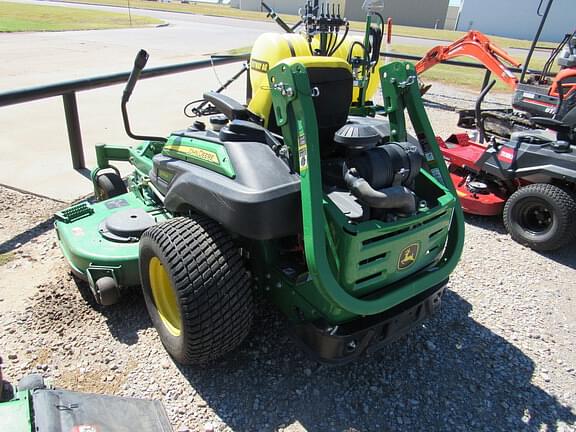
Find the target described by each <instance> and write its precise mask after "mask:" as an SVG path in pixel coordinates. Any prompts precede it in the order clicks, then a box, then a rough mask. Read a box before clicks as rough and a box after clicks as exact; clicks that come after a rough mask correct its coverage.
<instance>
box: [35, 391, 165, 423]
mask: <svg viewBox="0 0 576 432" xmlns="http://www.w3.org/2000/svg"><path fill="white" fill-rule="evenodd" d="M31 394H32V403H33V407H34V424H35V426H36V429H35V431H36V432H70V431H74V430H96V431H102V432H104V431H110V432H134V431H138V432H172V427H171V426H170V422H169V421H168V416H167V415H166V411H165V410H164V407H163V406H162V403H160V401H150V400H143V399H132V398H122V397H117V396H104V395H96V394H90V393H77V392H71V391H66V390H34V391H32V392H31ZM81 426H86V428H85V429H81V428H80V427H81ZM89 426H92V429H89V428H88V427H89Z"/></svg>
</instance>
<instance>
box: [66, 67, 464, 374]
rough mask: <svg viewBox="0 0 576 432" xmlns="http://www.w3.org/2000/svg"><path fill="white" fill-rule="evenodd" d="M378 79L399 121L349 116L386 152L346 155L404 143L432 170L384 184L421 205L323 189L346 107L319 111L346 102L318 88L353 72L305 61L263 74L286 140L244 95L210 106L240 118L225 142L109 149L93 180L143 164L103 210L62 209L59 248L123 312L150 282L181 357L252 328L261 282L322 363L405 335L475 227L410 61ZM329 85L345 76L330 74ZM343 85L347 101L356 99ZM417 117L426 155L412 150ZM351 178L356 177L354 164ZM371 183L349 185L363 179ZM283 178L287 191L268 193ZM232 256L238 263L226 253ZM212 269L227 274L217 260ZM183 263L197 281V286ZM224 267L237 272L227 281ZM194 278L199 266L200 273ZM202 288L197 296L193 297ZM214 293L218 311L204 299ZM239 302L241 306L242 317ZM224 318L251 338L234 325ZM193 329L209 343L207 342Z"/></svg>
mask: <svg viewBox="0 0 576 432" xmlns="http://www.w3.org/2000/svg"><path fill="white" fill-rule="evenodd" d="M347 68H348V69H347ZM317 71H321V74H320V75H318V74H317ZM347 71H348V72H347ZM379 73H380V78H381V83H382V91H383V94H384V107H381V113H383V114H385V115H387V116H388V119H389V121H388V122H386V121H384V120H380V119H373V118H372V119H371V118H366V120H363V119H362V118H352V117H351V118H350V120H348V122H346V116H347V112H348V109H347V108H346V107H344V108H345V109H344V111H343V112H344V115H345V117H344V122H345V123H347V124H350V123H351V124H353V125H354V124H359V125H360V126H359V127H364V126H366V125H365V124H364V123H363V122H368V123H366V124H367V125H368V126H367V127H368V129H370V128H372V129H370V130H374V128H373V127H372V126H371V125H376V124H377V126H374V127H377V128H387V129H386V130H388V132H387V134H386V137H385V138H383V139H384V141H381V142H384V144H378V146H377V148H376V149H375V148H372V147H370V148H369V147H366V146H365V142H364V141H363V142H362V145H361V146H356V147H354V148H353V149H352V150H350V151H347V153H346V154H347V156H346V157H347V158H348V159H347V162H346V163H354V161H355V160H356V159H355V158H357V157H363V156H365V155H366V154H369V155H371V156H370V157H371V158H374V157H376V156H377V155H380V154H384V153H385V151H390V150H387V148H388V149H389V148H391V147H393V146H395V145H396V144H393V143H395V142H401V143H403V144H399V146H400V147H399V148H401V149H403V150H401V151H400V153H401V154H402V157H404V158H405V159H406V158H408V157H412V158H414V157H416V158H421V159H422V161H423V162H422V163H421V165H420V162H418V164H416V165H410V164H408V165H406V164H407V162H406V163H405V167H404V168H402V169H401V170H400V171H399V172H400V173H404V174H405V173H406V172H408V176H409V178H410V180H406V181H404V180H402V179H400V180H399V177H398V175H397V174H398V173H396V174H394V184H390V185H386V186H389V188H384V189H379V190H380V191H390V192H393V191H399V190H401V191H404V192H401V193H402V194H404V195H403V197H404V198H406V196H408V200H411V199H416V198H415V197H416V196H417V197H418V199H419V200H420V201H419V204H418V205H417V208H415V209H413V210H411V211H409V212H407V213H402V212H396V213H394V212H393V211H392V210H390V211H388V213H387V211H384V213H385V214H388V216H382V217H379V216H378V217H376V216H374V217H372V216H370V215H378V214H382V212H381V210H379V209H371V210H370V209H368V207H369V206H367V205H366V204H365V203H366V202H367V201H366V202H364V201H363V200H362V198H361V197H360V198H358V197H359V196H360V195H357V197H356V198H358V199H356V198H354V196H353V194H355V193H356V194H360V192H359V191H358V190H357V189H356V186H354V187H353V188H352V189H350V190H351V191H352V192H346V191H344V192H342V190H341V189H338V191H339V193H340V194H342V193H344V195H345V196H346V197H347V198H346V199H347V200H348V201H347V202H348V204H345V206H344V207H345V208H344V209H343V208H342V204H338V203H337V201H336V200H335V199H333V195H330V193H328V189H327V186H326V184H325V183H326V176H327V174H326V170H327V168H326V166H325V164H326V158H327V157H326V156H325V155H324V154H323V152H325V151H326V145H325V143H324V142H322V139H324V138H322V137H325V132H326V128H325V127H324V125H323V123H325V122H326V121H327V120H326V119H328V121H332V120H333V117H334V115H335V114H334V115H332V114H331V115H330V116H328V117H326V116H325V115H323V114H322V112H325V111H322V110H323V109H324V108H322V104H323V103H324V104H325V105H326V98H330V97H331V96H330V95H334V94H335V93H332V92H330V91H326V88H327V87H326V88H325V87H322V86H324V85H326V86H330V85H333V86H335V87H334V89H337V88H340V87H342V86H343V85H344V84H342V83H343V82H345V83H348V75H349V67H348V66H346V64H345V62H344V61H337V60H333V59H326V58H322V57H296V58H292V59H289V60H285V61H282V62H280V64H279V65H277V66H276V67H274V68H272V69H271V70H270V71H269V72H268V76H269V80H270V89H271V92H270V93H271V97H272V101H273V110H274V115H275V119H276V123H277V126H278V127H279V129H280V130H281V134H282V138H283V142H282V141H280V140H279V139H278V135H274V134H271V133H270V132H269V131H268V130H266V129H264V128H263V127H262V126H259V125H258V124H257V122H251V121H250V120H248V121H247V120H245V119H246V118H248V119H250V117H249V113H248V112H247V111H242V109H244V108H243V107H242V106H239V104H237V103H236V102H235V101H232V102H234V103H232V102H230V100H229V98H225V97H222V98H220V97H219V96H215V95H212V96H210V97H209V99H210V101H211V102H213V103H214V104H215V105H216V107H217V108H220V109H221V111H222V112H225V113H226V115H227V116H228V118H229V119H230V120H231V122H230V124H229V126H226V127H224V128H223V129H222V130H221V131H220V132H219V133H218V132H216V131H209V130H208V131H207V130H205V129H204V128H199V129H198V128H189V129H188V130H186V131H179V132H175V133H173V134H172V135H171V136H170V137H169V138H168V139H167V140H166V141H167V142H166V143H163V142H161V141H160V139H158V140H156V141H147V142H144V143H142V144H140V145H138V146H137V147H135V148H132V149H123V148H120V147H115V146H106V145H100V146H98V147H97V149H96V152H97V159H98V168H97V169H96V170H94V172H93V179H94V182H95V186H96V187H98V178H99V175H101V174H102V172H104V171H106V170H107V169H109V168H111V165H110V161H113V160H117V161H129V162H130V163H132V164H133V165H134V167H135V171H134V173H133V174H132V175H131V176H129V178H128V180H127V183H128V187H129V192H127V193H123V194H119V195H117V194H115V193H111V194H109V196H111V198H109V199H106V200H104V201H101V202H97V203H94V204H91V203H88V202H82V203H80V204H78V205H76V206H73V207H70V208H68V209H66V210H64V211H62V212H60V213H58V214H57V215H56V229H57V232H58V236H59V239H60V245H61V248H62V250H63V252H64V255H65V256H66V258H67V260H68V261H69V262H70V264H71V266H72V269H73V270H74V272H75V273H76V274H77V275H79V276H80V277H82V278H84V279H86V280H88V282H89V284H90V287H91V289H92V291H93V292H94V295H95V297H96V299H97V300H98V301H99V302H100V303H102V304H110V303H114V302H115V301H116V300H117V299H118V298H119V295H120V294H121V293H122V292H123V291H124V290H125V289H127V288H130V287H134V286H138V285H140V283H142V284H143V290H144V295H145V298H146V302H147V307H148V310H149V312H150V314H151V317H152V320H153V322H154V324H155V326H156V328H157V329H158V331H159V333H160V337H161V340H162V342H163V343H164V345H165V346H166V348H167V350H168V351H169V352H170V354H171V355H172V356H173V357H174V358H175V359H176V360H177V361H180V362H182V363H205V362H208V361H213V360H214V359H216V358H217V357H219V356H221V355H223V354H225V353H226V352H228V351H230V350H232V349H234V348H235V347H236V346H238V345H239V343H240V342H241V341H242V339H244V338H245V337H246V335H247V333H248V328H249V324H250V322H251V319H252V308H253V305H252V293H251V291H252V289H256V290H258V291H260V292H261V293H263V294H265V295H266V296H268V297H269V298H270V300H271V301H272V302H273V303H274V304H276V306H277V307H278V308H279V309H280V310H281V311H282V312H283V313H284V314H285V315H286V316H287V318H288V320H289V322H290V324H291V326H290V328H291V330H292V333H293V334H294V335H295V336H296V339H297V340H298V341H299V342H301V344H302V346H303V347H304V349H305V350H306V351H308V352H309V353H310V354H311V355H312V356H314V357H315V358H317V359H318V360H319V361H323V362H330V363H344V362H347V361H350V360H352V359H354V358H356V357H357V356H359V355H360V354H361V353H363V352H365V351H370V350H372V349H376V348H379V347H380V346H382V345H383V344H384V343H385V342H388V341H389V340H391V339H393V338H395V337H398V336H399V335H400V334H402V333H404V332H405V331H407V330H408V329H409V328H410V327H412V326H413V325H414V324H416V323H418V322H420V321H421V320H422V319H424V318H425V317H427V316H429V315H430V314H431V313H432V312H434V311H435V310H436V309H437V307H438V306H439V304H440V298H441V295H442V293H443V291H444V289H445V285H446V283H447V281H448V277H449V275H450V273H451V272H452V271H453V270H454V268H455V266H456V264H457V262H458V260H459V257H460V254H461V251H462V246H463V241H464V225H463V224H464V222H463V214H462V210H461V208H460V206H459V203H458V200H457V198H456V194H455V192H454V189H453V186H452V183H451V182H450V178H449V174H448V171H447V169H446V166H445V164H444V161H443V159H442V156H441V153H440V150H439V148H438V145H437V144H436V140H435V138H434V134H433V132H432V129H431V126H430V124H429V121H428V118H427V116H426V113H425V110H424V107H423V104H422V100H421V97H420V94H419V91H418V85H417V79H416V73H415V71H414V67H413V66H412V65H411V64H409V63H400V62H397V63H392V64H389V65H387V66H383V67H382V68H381V69H380V71H379ZM318 76H321V77H322V78H321V79H320V81H319V82H320V83H319V84H318V83H317V82H316V81H318ZM327 76H328V78H326V77H327ZM331 76H333V77H336V76H338V78H337V79H336V78H335V79H334V80H332V81H330V77H331ZM342 77H344V78H342ZM311 81H314V83H313V84H314V85H312V83H311ZM350 82H351V80H350ZM330 88H332V87H330ZM343 88H344V91H343V92H342V94H344V95H346V94H348V93H350V91H349V90H346V89H347V87H343ZM319 89H320V90H319ZM315 98H316V100H315ZM323 98H324V99H323ZM323 101H324V102H323ZM332 103H333V101H332ZM347 103H348V105H347V106H350V105H349V103H350V101H349V99H348V102H347ZM333 108H334V106H329V109H333ZM341 108H342V107H340V111H342V109H341ZM334 109H335V108H334ZM244 110H245V109H244ZM375 110H376V108H374V109H373V111H375ZM336 111H338V109H335V111H334V112H336ZM356 111H358V110H356ZM361 111H362V110H361ZM406 112H407V114H408V116H409V118H410V120H411V123H412V125H413V127H414V130H415V133H416V137H417V141H418V146H419V148H420V156H418V155H416V156H415V155H414V146H413V145H409V143H408V142H407V141H409V140H410V138H409V137H408V135H407V132H406V125H405V113H406ZM318 113H320V114H318ZM243 119H244V120H243ZM382 130H383V129H382ZM331 133H333V132H331ZM336 134H337V135H338V132H337V133H336ZM370 139H371V138H370ZM252 141H253V142H252ZM330 142H332V141H331V140H330ZM386 143H392V144H386ZM362 146H364V147H362ZM387 146H388V147H387ZM359 148H362V149H364V148H366V149H367V150H366V151H363V150H358V149H359ZM329 151H332V150H329ZM336 151H340V150H336ZM402 152H404V153H402ZM342 154H344V153H342ZM358 155H360V156H358ZM410 155H411V156H410ZM384 156H385V155H384ZM378 157H380V156H378ZM339 160H340V159H338V158H334V159H333V160H332V162H334V163H340V162H338V161H339ZM390 160H392V159H390ZM403 160H404V159H403ZM406 160H408V159H406ZM371 163H372V162H371ZM411 163H412V162H411ZM414 166H416V168H414V169H413V170H412V171H415V172H410V171H411V170H410V167H412V168H413V167H414ZM344 167H346V165H344ZM372 168H374V169H373V170H372V171H375V172H376V171H378V170H381V169H382V170H383V169H385V167H383V166H382V167H379V165H374V166H373V167H372ZM339 169H340V170H341V168H339ZM360 169H361V166H359V168H358V170H360ZM348 173H352V174H354V175H357V170H354V169H352V170H349V171H348ZM404 174H402V175H404ZM266 176H268V177H266ZM278 178H281V179H282V180H281V181H280V180H275V179H278ZM375 178H376V177H375ZM355 179H356V180H358V178H355ZM363 180H364V179H360V180H359V181H358V182H356V183H354V184H355V185H360V186H361V183H364V184H367V182H363ZM274 181H279V182H280V183H278V184H276V183H274V184H273V187H272V186H271V187H268V188H267V189H266V188H265V187H264V186H262V182H264V183H266V184H269V183H273V182H274ZM374 181H376V180H374ZM374 181H373V182H374ZM368 183H369V182H368ZM400 183H402V185H401V184H400ZM406 185H408V186H410V188H411V190H410V191H408V192H406V190H407V188H406ZM360 189H361V188H360ZM331 190H335V187H332V189H331ZM112 192H114V191H112ZM120 192H121V191H117V193H120ZM114 195H116V196H114ZM376 195H378V196H380V197H381V196H383V195H382V193H380V192H377V193H376ZM340 196H342V195H340ZM358 202H360V204H361V205H359V204H358ZM348 205H352V207H346V206H348ZM354 206H355V207H354ZM349 208H353V209H357V208H362V209H363V210H361V211H360V213H362V212H364V213H362V214H363V216H358V217H355V218H354V217H352V216H350V214H351V212H352V213H353V211H352V210H350V211H348V210H347V209H349ZM354 211H356V210H354ZM391 213H394V214H395V216H390V214H391ZM165 221H166V222H165ZM163 222H164V223H163ZM214 222H216V224H215V225H214ZM184 238H188V239H189V240H186V241H185V240H183V239H184ZM139 239H140V240H139ZM201 239H206V240H205V241H204V240H202V241H204V243H200V240H201ZM221 239H225V240H221ZM222 242H225V245H226V246H225V247H224V246H222V244H223V243H222ZM211 245H212V246H211ZM232 245H234V246H233V247H232ZM224 249H226V251H224ZM232 249H234V250H237V251H238V252H239V254H240V255H241V256H242V262H239V261H238V258H237V256H238V255H236V254H233V253H232V254H230V253H229V250H232ZM211 254H213V255H211ZM214 254H215V255H214ZM191 255H193V256H194V257H193V258H190V256H191ZM214 260H217V261H218V262H219V263H220V265H219V266H214V265H212V264H210V263H212V262H214ZM204 263H205V264H204ZM183 266H184V267H186V268H187V269H188V270H187V271H188V272H189V275H188V276H187V278H188V279H186V281H187V282H183V280H184V279H183V277H184V274H183V273H182V270H181V269H182V268H183ZM222 266H223V267H222ZM217 267H222V268H226V269H233V270H234V272H236V273H238V275H239V276H237V277H236V276H234V275H228V276H222V275H221V274H220V273H218V272H219V271H221V270H219V269H218V268H217ZM138 268H140V271H139V269H138ZM244 268H245V269H246V270H245V269H244ZM178 269H180V270H178ZM196 269H198V271H201V272H203V273H201V274H202V278H201V279H202V280H200V279H198V276H197V275H196V274H197V270H196ZM246 271H249V273H247V272H246ZM178 272H179V273H178ZM195 275H196V276H195ZM246 275H250V276H251V279H252V281H253V283H250V282H249V279H248V276H246ZM218 278H220V279H218ZM218 280H220V282H218ZM198 281H199V282H198ZM206 281H208V282H206ZM210 281H212V282H210ZM244 286H245V287H248V288H246V289H244V288H243V287H244ZM191 289H192V290H193V292H196V293H197V294H196V295H197V298H195V297H194V295H192V296H190V294H189V293H190V292H191V291H190V290H191ZM203 290H208V291H206V292H207V293H208V294H209V296H210V297H209V298H210V299H212V300H210V302H208V301H206V302H204V303H203V301H204V300H203V297H202V295H203V293H204V291H203ZM224 291H225V292H224ZM234 296H235V297H234ZM206 298H208V297H206ZM215 298H216V299H217V300H215V301H213V299H215ZM230 298H232V300H229V299H230ZM222 299H228V300H222ZM219 301H222V302H224V303H218V302H219ZM214 302H215V303H214ZM232 303H233V305H231V304H232ZM239 304H240V305H241V309H234V307H236V306H234V305H239ZM206 308H208V309H207V310H206ZM206 313H207V314H208V315H206ZM223 322H227V323H230V324H229V326H228V327H227V328H237V329H240V330H237V331H236V333H234V331H232V330H226V329H223V328H222V326H223V324H222V323H223ZM217 327H218V328H217ZM198 328H202V332H203V333H202V337H204V338H205V340H206V341H207V342H205V346H204V345H202V343H198V338H199V335H198V333H195V331H198V330H195V329H198ZM228 331H229V332H231V334H230V335H228V334H227V333H226V332H228ZM216 339H217V340H216ZM203 340H204V339H203ZM214 344H216V345H214ZM218 344H219V345H218ZM214 346H216V348H214Z"/></svg>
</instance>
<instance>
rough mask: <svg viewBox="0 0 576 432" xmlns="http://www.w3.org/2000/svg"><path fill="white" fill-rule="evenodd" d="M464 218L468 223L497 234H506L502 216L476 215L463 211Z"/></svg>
mask: <svg viewBox="0 0 576 432" xmlns="http://www.w3.org/2000/svg"><path fill="white" fill-rule="evenodd" d="M464 220H465V221H466V223H468V224H470V225H474V226H475V227H477V228H481V229H484V230H487V231H493V232H495V233H498V234H507V231H506V228H505V227H504V222H502V216H476V215H471V214H467V213H464Z"/></svg>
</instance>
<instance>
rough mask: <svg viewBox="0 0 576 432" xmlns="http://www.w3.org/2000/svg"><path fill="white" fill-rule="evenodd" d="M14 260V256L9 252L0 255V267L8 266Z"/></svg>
mask: <svg viewBox="0 0 576 432" xmlns="http://www.w3.org/2000/svg"><path fill="white" fill-rule="evenodd" d="M14 258H15V256H14V254H13V253H11V252H8V253H3V254H0V266H3V265H6V264H8V263H9V262H10V261H13V260H14Z"/></svg>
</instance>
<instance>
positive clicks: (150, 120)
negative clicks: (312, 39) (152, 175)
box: [0, 64, 244, 201]
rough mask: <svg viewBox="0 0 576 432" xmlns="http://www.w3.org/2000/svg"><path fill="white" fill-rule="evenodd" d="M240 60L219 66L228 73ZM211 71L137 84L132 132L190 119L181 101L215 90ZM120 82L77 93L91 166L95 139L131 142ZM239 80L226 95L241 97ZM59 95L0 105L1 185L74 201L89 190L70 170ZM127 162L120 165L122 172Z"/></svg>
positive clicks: (177, 125) (161, 131) (160, 129)
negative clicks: (16, 103)
mask: <svg viewBox="0 0 576 432" xmlns="http://www.w3.org/2000/svg"><path fill="white" fill-rule="evenodd" d="M239 67H240V64H238V65H226V66H222V67H219V68H218V74H219V75H222V76H223V77H225V76H231V75H232V74H233V73H235V72H237V70H238V68H239ZM218 86H219V84H218V80H217V79H216V77H215V76H214V74H213V72H212V70H210V69H207V70H205V71H198V72H190V73H184V74H178V75H173V76H169V77H162V78H156V79H149V80H145V81H141V82H139V83H138V85H137V87H136V90H135V91H134V94H133V97H132V99H131V101H130V104H129V111H130V116H131V119H132V127H133V130H134V131H135V132H138V133H142V134H151V135H160V136H162V135H167V134H168V133H170V131H172V130H177V129H182V128H184V127H186V126H188V125H189V124H191V123H192V120H191V119H189V118H187V117H185V116H184V114H183V108H184V106H185V105H186V103H188V102H190V101H192V100H194V99H198V98H199V97H201V95H202V92H203V91H204V90H208V89H216V88H217V87H218ZM122 88H123V87H122V86H119V85H118V86H113V87H109V88H105V89H99V90H93V91H87V92H83V93H79V94H78V96H77V98H78V107H79V116H80V123H81V128H82V135H83V140H84V149H85V154H86V164H87V166H88V167H92V166H94V165H95V158H94V145H95V144H96V143H98V142H106V143H114V144H120V145H132V144H134V141H133V140H131V139H130V138H128V137H127V136H126V134H125V133H124V128H123V125H122V119H121V112H120V97H121V94H122ZM243 92H244V88H243V85H242V83H238V84H236V85H234V86H233V87H232V88H231V89H230V92H228V94H230V95H231V96H234V97H236V98H238V99H239V100H242V97H243V94H244V93H243ZM68 148H69V147H68V137H67V132H66V124H65V122H64V110H63V106H62V100H61V98H52V99H46V100H42V101H37V102H31V103H26V104H22V105H16V106H11V107H5V108H2V109H0V154H1V155H2V157H1V158H0V184H5V185H8V186H12V187H15V188H18V189H21V190H25V191H30V192H33V193H36V194H39V195H43V196H47V197H50V198H54V199H58V200H63V201H73V200H75V199H77V198H78V197H80V196H83V195H85V194H88V193H90V192H91V190H92V186H91V182H90V181H89V180H88V179H87V178H86V177H85V175H86V173H80V172H78V171H75V170H73V169H72V166H71V159H70V153H69V150H68ZM128 169H129V168H128V167H124V172H125V173H126V172H127V170H128Z"/></svg>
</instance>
